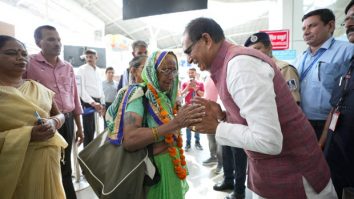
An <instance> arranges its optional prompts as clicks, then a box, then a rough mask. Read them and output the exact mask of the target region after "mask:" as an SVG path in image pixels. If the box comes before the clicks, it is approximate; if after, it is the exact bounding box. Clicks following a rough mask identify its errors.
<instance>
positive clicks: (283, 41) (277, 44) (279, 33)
mask: <svg viewBox="0 0 354 199" xmlns="http://www.w3.org/2000/svg"><path fill="white" fill-rule="evenodd" d="M262 32H266V33H268V35H269V38H270V41H271V42H272V45H273V50H287V49H289V40H290V38H289V30H288V29H286V30H263V31H262Z"/></svg>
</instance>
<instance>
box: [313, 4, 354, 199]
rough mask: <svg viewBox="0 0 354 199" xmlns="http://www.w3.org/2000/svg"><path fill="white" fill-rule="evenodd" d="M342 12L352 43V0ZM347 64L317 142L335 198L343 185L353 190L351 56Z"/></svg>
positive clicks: (353, 66) (353, 70)
mask: <svg viewBox="0 0 354 199" xmlns="http://www.w3.org/2000/svg"><path fill="white" fill-rule="evenodd" d="M345 15H346V16H345V19H344V23H343V25H344V27H345V29H346V33H347V36H348V39H349V42H351V43H354V0H352V1H350V2H349V4H348V5H347V7H346V8H345ZM349 66H350V67H349V69H348V71H347V72H346V73H345V75H344V76H342V77H341V79H340V81H339V82H338V84H336V86H335V88H334V89H333V93H332V98H331V100H330V103H331V105H332V110H331V112H330V114H329V116H328V118H327V121H326V125H325V128H324V130H323V133H322V136H321V139H320V142H319V143H320V146H321V147H322V148H323V147H324V146H325V149H324V152H325V156H326V159H327V162H328V165H329V167H330V169H331V177H332V180H333V185H334V187H335V188H336V191H337V194H338V198H342V193H343V191H344V189H345V188H351V189H352V191H353V190H354V169H353V168H354V155H353V154H354V123H353V122H354V56H353V57H352V59H351V61H350V65H349ZM326 140H327V141H326ZM325 143H326V144H325ZM352 194H353V193H352Z"/></svg>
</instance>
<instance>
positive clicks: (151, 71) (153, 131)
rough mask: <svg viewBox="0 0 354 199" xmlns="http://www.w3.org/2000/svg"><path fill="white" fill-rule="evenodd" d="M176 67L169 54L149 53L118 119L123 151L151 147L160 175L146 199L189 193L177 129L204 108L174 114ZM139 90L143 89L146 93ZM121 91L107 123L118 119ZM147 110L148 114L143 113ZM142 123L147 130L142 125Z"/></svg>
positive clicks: (174, 198) (179, 198)
mask: <svg viewBox="0 0 354 199" xmlns="http://www.w3.org/2000/svg"><path fill="white" fill-rule="evenodd" d="M177 63H178V61H177V57H176V55H175V54H174V53H173V52H167V51H162V52H159V51H156V52H153V53H152V54H151V56H149V58H148V59H147V61H146V64H145V67H144V69H143V72H142V74H141V76H142V80H143V82H142V83H141V84H140V85H141V86H135V87H133V89H132V91H131V94H130V95H129V99H128V105H127V108H126V110H125V114H124V118H122V119H123V120H124V127H123V128H124V129H123V132H124V135H123V136H124V139H123V140H122V142H123V146H124V148H125V149H126V150H128V151H135V150H138V149H141V148H144V147H146V146H148V145H150V144H153V154H154V155H153V158H154V161H155V163H156V166H157V169H158V171H159V172H160V174H161V180H160V182H159V183H157V184H155V185H153V186H151V187H150V188H149V189H148V192H147V198H148V199H183V198H184V197H185V194H186V192H187V191H188V189H189V187H188V184H187V181H186V176H187V168H186V161H185V156H184V155H183V149H181V147H182V145H183V140H182V136H181V134H180V129H181V128H184V127H186V126H189V125H191V124H193V123H195V122H198V121H200V119H196V118H197V117H200V116H202V115H203V114H204V107H202V106H199V105H187V106H186V107H183V108H181V109H180V110H179V111H178V112H177V114H176V112H175V111H174V110H173V109H174V107H175V105H176V96H177V89H178V87H177V85H178V65H177ZM142 87H146V92H144V89H143V88H142ZM123 89H124V88H123ZM121 91H123V90H120V92H119V93H118V98H120V99H116V100H115V101H114V103H113V104H112V106H111V108H110V109H109V110H108V112H107V113H108V114H109V115H110V116H107V118H111V120H110V121H117V119H116V117H118V116H120V115H119V114H117V110H118V108H117V107H118V106H117V105H118V104H120V103H119V102H121V101H122V98H123V96H124V95H121ZM143 95H145V97H146V99H147V101H148V102H146V104H147V106H149V107H148V108H147V107H144V106H146V105H144V103H145V102H144V99H143ZM150 108H151V110H152V111H148V112H147V110H150ZM146 109H147V110H146ZM144 121H146V122H147V126H148V127H144V126H143V125H142V123H143V122H144ZM115 125H117V123H116V124H115ZM118 125H119V124H118ZM109 126H111V124H109ZM117 138H119V136H117ZM111 139H112V137H111Z"/></svg>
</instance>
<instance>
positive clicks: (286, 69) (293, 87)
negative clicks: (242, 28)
mask: <svg viewBox="0 0 354 199" xmlns="http://www.w3.org/2000/svg"><path fill="white" fill-rule="evenodd" d="M258 42H261V43H263V45H265V46H269V45H271V42H270V38H269V35H268V34H267V33H265V32H258V33H255V34H253V35H251V36H250V37H249V38H248V39H247V40H246V42H245V44H244V45H245V47H249V46H251V45H253V44H256V43H258ZM267 44H269V45H267ZM272 59H273V61H274V62H275V64H276V66H277V67H278V68H279V70H280V72H281V74H282V76H283V78H284V79H285V81H286V83H287V85H288V87H289V90H290V91H291V94H292V96H293V98H294V100H295V101H296V103H297V104H300V83H299V82H300V81H299V74H298V72H297V70H296V68H295V67H294V66H292V65H290V64H289V63H287V62H285V61H281V60H277V59H275V58H274V57H272Z"/></svg>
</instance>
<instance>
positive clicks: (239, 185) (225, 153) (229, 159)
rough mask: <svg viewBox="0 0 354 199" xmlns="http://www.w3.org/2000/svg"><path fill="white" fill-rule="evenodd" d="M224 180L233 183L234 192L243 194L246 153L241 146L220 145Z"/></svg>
mask: <svg viewBox="0 0 354 199" xmlns="http://www.w3.org/2000/svg"><path fill="white" fill-rule="evenodd" d="M222 166H223V168H224V181H225V182H226V183H232V184H234V193H235V194H240V195H243V194H245V190H246V186H245V182H246V166H247V155H246V153H245V151H244V150H243V149H241V148H236V147H230V146H222Z"/></svg>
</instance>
